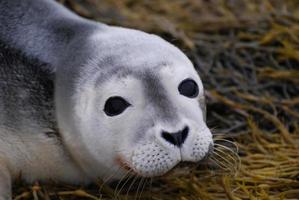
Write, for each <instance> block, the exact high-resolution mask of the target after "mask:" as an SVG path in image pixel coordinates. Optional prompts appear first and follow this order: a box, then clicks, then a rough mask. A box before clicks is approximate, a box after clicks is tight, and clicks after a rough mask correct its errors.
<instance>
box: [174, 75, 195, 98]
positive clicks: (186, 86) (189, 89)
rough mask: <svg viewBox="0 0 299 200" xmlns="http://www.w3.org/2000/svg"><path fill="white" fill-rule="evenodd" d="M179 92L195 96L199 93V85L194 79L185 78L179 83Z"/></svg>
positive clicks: (187, 95) (191, 96)
mask: <svg viewBox="0 0 299 200" xmlns="http://www.w3.org/2000/svg"><path fill="white" fill-rule="evenodd" d="M179 92H180V94H182V95H184V96H186V97H190V98H195V97H197V95H198V86H197V84H196V82H195V81H194V80H192V79H185V80H183V81H182V82H181V83H180V85H179Z"/></svg>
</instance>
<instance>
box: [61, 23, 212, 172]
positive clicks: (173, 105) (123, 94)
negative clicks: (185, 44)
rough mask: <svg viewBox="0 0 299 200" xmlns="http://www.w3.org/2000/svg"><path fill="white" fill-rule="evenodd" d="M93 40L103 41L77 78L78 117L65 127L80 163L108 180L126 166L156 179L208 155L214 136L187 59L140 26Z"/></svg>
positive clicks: (75, 108)
mask: <svg viewBox="0 0 299 200" xmlns="http://www.w3.org/2000/svg"><path fill="white" fill-rule="evenodd" d="M90 40H91V41H92V42H91V43H92V44H98V46H97V45H92V46H93V47H94V48H95V49H94V51H93V52H95V53H94V54H95V55H91V56H90V59H89V60H88V61H87V62H86V64H85V65H84V67H82V70H81V72H80V75H79V78H77V79H78V80H77V81H74V82H75V84H76V86H75V88H76V92H75V94H74V95H73V97H72V99H75V100H74V101H73V102H74V103H73V109H72V112H73V113H72V115H71V116H69V117H70V118H72V119H70V122H69V123H68V124H64V125H62V131H63V134H64V137H65V143H66V145H67V146H68V147H69V148H70V149H71V150H70V151H71V154H72V156H73V157H76V159H77V161H78V162H79V163H80V165H81V167H82V168H84V169H85V171H87V172H88V173H91V175H93V176H100V177H102V178H104V177H109V176H111V175H112V176H114V178H121V177H122V176H123V175H124V174H126V173H127V171H128V170H129V171H130V172H131V173H133V174H137V175H140V176H144V177H152V176H159V175H163V174H165V173H166V172H168V171H169V170H170V169H172V168H173V167H174V166H176V165H177V164H178V163H180V162H182V161H190V162H198V161H200V160H201V159H203V158H204V157H205V156H206V155H207V153H208V152H209V151H210V149H211V147H212V146H213V141H212V134H211V132H210V130H209V128H208V127H207V125H206V123H205V120H204V107H203V106H202V105H201V104H200V102H199V101H198V100H199V99H203V98H204V90H203V85H202V82H201V80H200V78H199V76H198V74H197V73H196V71H195V69H194V67H193V65H192V64H191V62H190V61H189V59H188V58H187V57H186V56H185V55H184V54H183V53H182V52H181V51H180V50H178V49H177V48H176V47H174V46H173V45H171V44H169V43H168V42H166V41H164V40H163V39H161V38H159V37H157V36H154V35H150V34H146V33H143V32H140V31H134V30H129V29H123V28H111V30H110V31H107V32H105V33H99V34H95V35H94V36H93V37H92V38H91V39H90ZM99 52H101V53H99ZM97 53H98V54H97ZM63 127H64V128H63ZM91 161H92V162H91Z"/></svg>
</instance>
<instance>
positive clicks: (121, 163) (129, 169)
mask: <svg viewBox="0 0 299 200" xmlns="http://www.w3.org/2000/svg"><path fill="white" fill-rule="evenodd" d="M115 161H116V163H117V164H118V166H120V168H122V169H123V170H125V171H127V172H129V173H131V174H133V175H135V176H142V175H141V174H139V173H138V172H137V171H136V170H135V169H134V167H132V166H131V165H130V164H129V163H128V162H127V161H126V159H125V158H123V156H121V155H117V156H116V159H115Z"/></svg>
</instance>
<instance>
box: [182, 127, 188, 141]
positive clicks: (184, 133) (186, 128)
mask: <svg viewBox="0 0 299 200" xmlns="http://www.w3.org/2000/svg"><path fill="white" fill-rule="evenodd" d="M188 133H189V127H188V126H186V127H185V128H184V129H183V131H182V143H184V142H185V140H186V138H187V136H188Z"/></svg>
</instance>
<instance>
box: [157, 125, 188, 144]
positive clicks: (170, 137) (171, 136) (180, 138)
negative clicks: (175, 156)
mask: <svg viewBox="0 0 299 200" xmlns="http://www.w3.org/2000/svg"><path fill="white" fill-rule="evenodd" d="M188 133H189V127H188V126H185V128H184V129H183V130H180V131H178V132H176V133H168V132H166V131H162V137H163V138H164V139H165V140H166V141H167V142H169V143H171V144H173V145H175V146H178V147H181V146H182V144H183V143H184V142H185V140H186V138H187V136H188Z"/></svg>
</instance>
